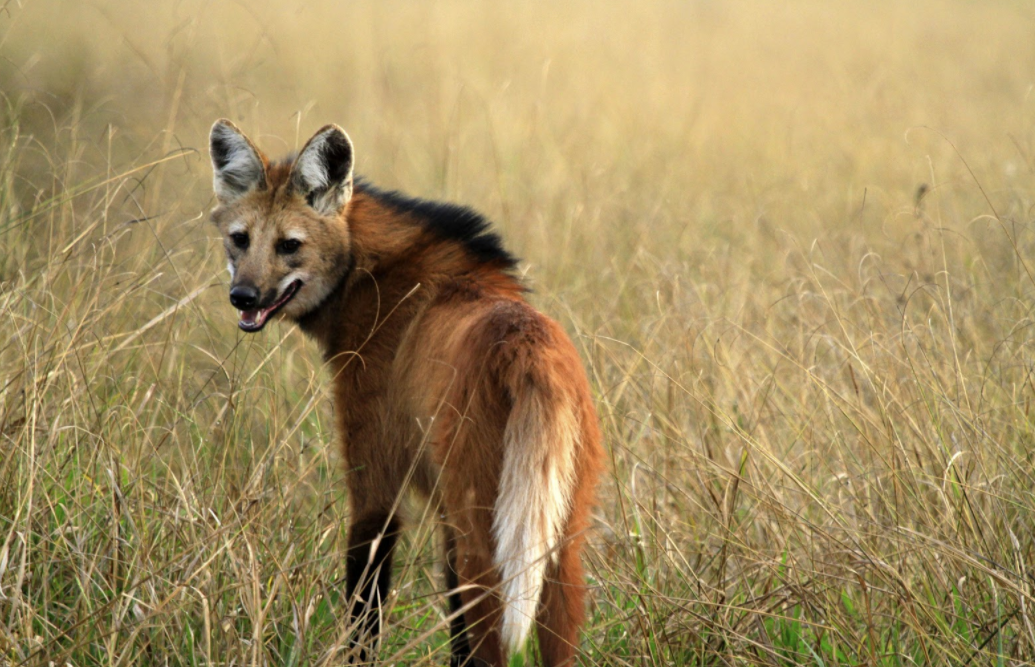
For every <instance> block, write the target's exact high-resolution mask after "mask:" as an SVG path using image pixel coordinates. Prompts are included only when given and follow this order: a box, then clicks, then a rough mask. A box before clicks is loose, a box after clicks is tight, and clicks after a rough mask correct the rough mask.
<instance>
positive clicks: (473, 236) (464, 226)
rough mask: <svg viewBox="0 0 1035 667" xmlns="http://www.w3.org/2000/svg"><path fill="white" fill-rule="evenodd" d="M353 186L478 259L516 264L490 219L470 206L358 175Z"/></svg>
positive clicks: (502, 265) (501, 264)
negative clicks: (406, 191) (389, 186)
mask: <svg viewBox="0 0 1035 667" xmlns="http://www.w3.org/2000/svg"><path fill="white" fill-rule="evenodd" d="M355 189H356V192H363V193H365V194H367V195H370V196H371V197H374V198H375V199H377V200H378V201H380V202H381V203H383V204H386V205H388V206H390V207H392V208H394V209H396V210H397V211H399V212H401V213H410V214H412V215H413V216H414V217H415V218H417V219H418V220H420V221H421V223H422V224H423V225H425V227H427V229H429V230H431V231H432V232H433V233H435V234H436V235H438V236H439V237H440V238H442V239H443V240H448V241H457V242H458V243H460V245H462V246H463V247H464V249H465V250H467V252H468V253H470V254H471V255H472V256H473V257H474V258H475V259H477V260H478V261H479V262H484V263H485V264H492V265H495V266H498V267H500V268H502V269H503V270H505V271H512V270H514V269H515V268H516V267H517V264H518V261H519V260H518V258H517V257H515V256H514V255H512V254H510V252H508V251H507V249H506V248H504V247H503V240H502V239H501V238H500V237H499V235H498V234H496V233H495V232H494V231H492V223H491V222H489V220H488V219H487V218H486V217H485V216H483V215H482V214H481V213H478V212H477V211H475V210H474V209H472V208H468V207H466V206H461V205H459V204H451V203H448V202H437V201H429V200H427V199H420V198H418V197H410V196H409V195H405V194H403V193H401V192H398V191H396V190H382V189H380V188H378V187H376V186H374V185H371V184H370V183H367V182H366V181H364V180H363V179H360V178H357V179H356V182H355Z"/></svg>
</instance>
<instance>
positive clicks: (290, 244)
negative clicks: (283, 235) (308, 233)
mask: <svg viewBox="0 0 1035 667" xmlns="http://www.w3.org/2000/svg"><path fill="white" fill-rule="evenodd" d="M301 247H302V242H301V241H299V240H298V239H284V240H283V241H281V242H280V243H278V244H277V252H279V253H280V254H281V255H293V254H295V253H296V252H298V249H299V248H301Z"/></svg>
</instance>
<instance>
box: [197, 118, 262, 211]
mask: <svg viewBox="0 0 1035 667" xmlns="http://www.w3.org/2000/svg"><path fill="white" fill-rule="evenodd" d="M209 154H210V155H211V156H212V187H213V189H214V190H215V191H216V198H217V199H219V201H220V202H221V203H223V204H230V203H232V202H233V201H235V200H237V199H239V198H240V197H241V196H242V195H244V194H246V193H248V192H250V191H251V190H253V189H257V188H262V187H265V186H266V162H265V160H264V159H263V157H262V154H261V153H259V150H258V149H257V148H255V145H254V144H252V142H251V141H249V140H248V137H246V136H244V134H243V133H242V132H241V131H240V130H239V129H237V126H236V125H234V124H233V123H231V122H230V121H228V120H226V119H225V118H223V119H220V120H217V121H216V123H215V125H213V126H212V132H211V133H210V134H209Z"/></svg>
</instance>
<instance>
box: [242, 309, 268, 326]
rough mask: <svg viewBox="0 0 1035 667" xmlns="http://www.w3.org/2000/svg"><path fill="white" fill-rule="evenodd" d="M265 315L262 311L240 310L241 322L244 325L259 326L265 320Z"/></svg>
mask: <svg viewBox="0 0 1035 667" xmlns="http://www.w3.org/2000/svg"><path fill="white" fill-rule="evenodd" d="M265 314H266V312H265V311H263V310H242V311H241V321H242V322H244V323H245V324H260V323H261V322H262V321H263V320H264V319H265V317H264V315H265Z"/></svg>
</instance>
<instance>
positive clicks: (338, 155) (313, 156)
mask: <svg viewBox="0 0 1035 667" xmlns="http://www.w3.org/2000/svg"><path fill="white" fill-rule="evenodd" d="M328 160H333V162H328ZM294 173H295V176H294V178H295V182H296V184H297V185H298V186H299V187H300V188H301V189H302V191H303V192H304V193H305V194H306V195H307V196H309V195H314V196H313V197H312V198H311V199H310V203H311V204H312V206H313V208H315V209H316V210H318V211H320V212H321V213H325V214H332V213H335V212H337V211H338V210H340V209H341V207H342V206H344V205H345V203H346V202H348V200H349V199H350V198H351V197H352V142H351V141H350V140H349V138H348V135H346V134H345V133H344V132H343V131H342V130H341V129H339V128H337V127H331V128H328V129H326V130H324V131H322V132H320V133H318V134H317V135H316V136H314V137H313V138H312V139H310V140H309V143H308V144H306V147H305V148H304V149H302V153H301V155H299V156H298V159H297V160H296V162H295V166H294Z"/></svg>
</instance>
